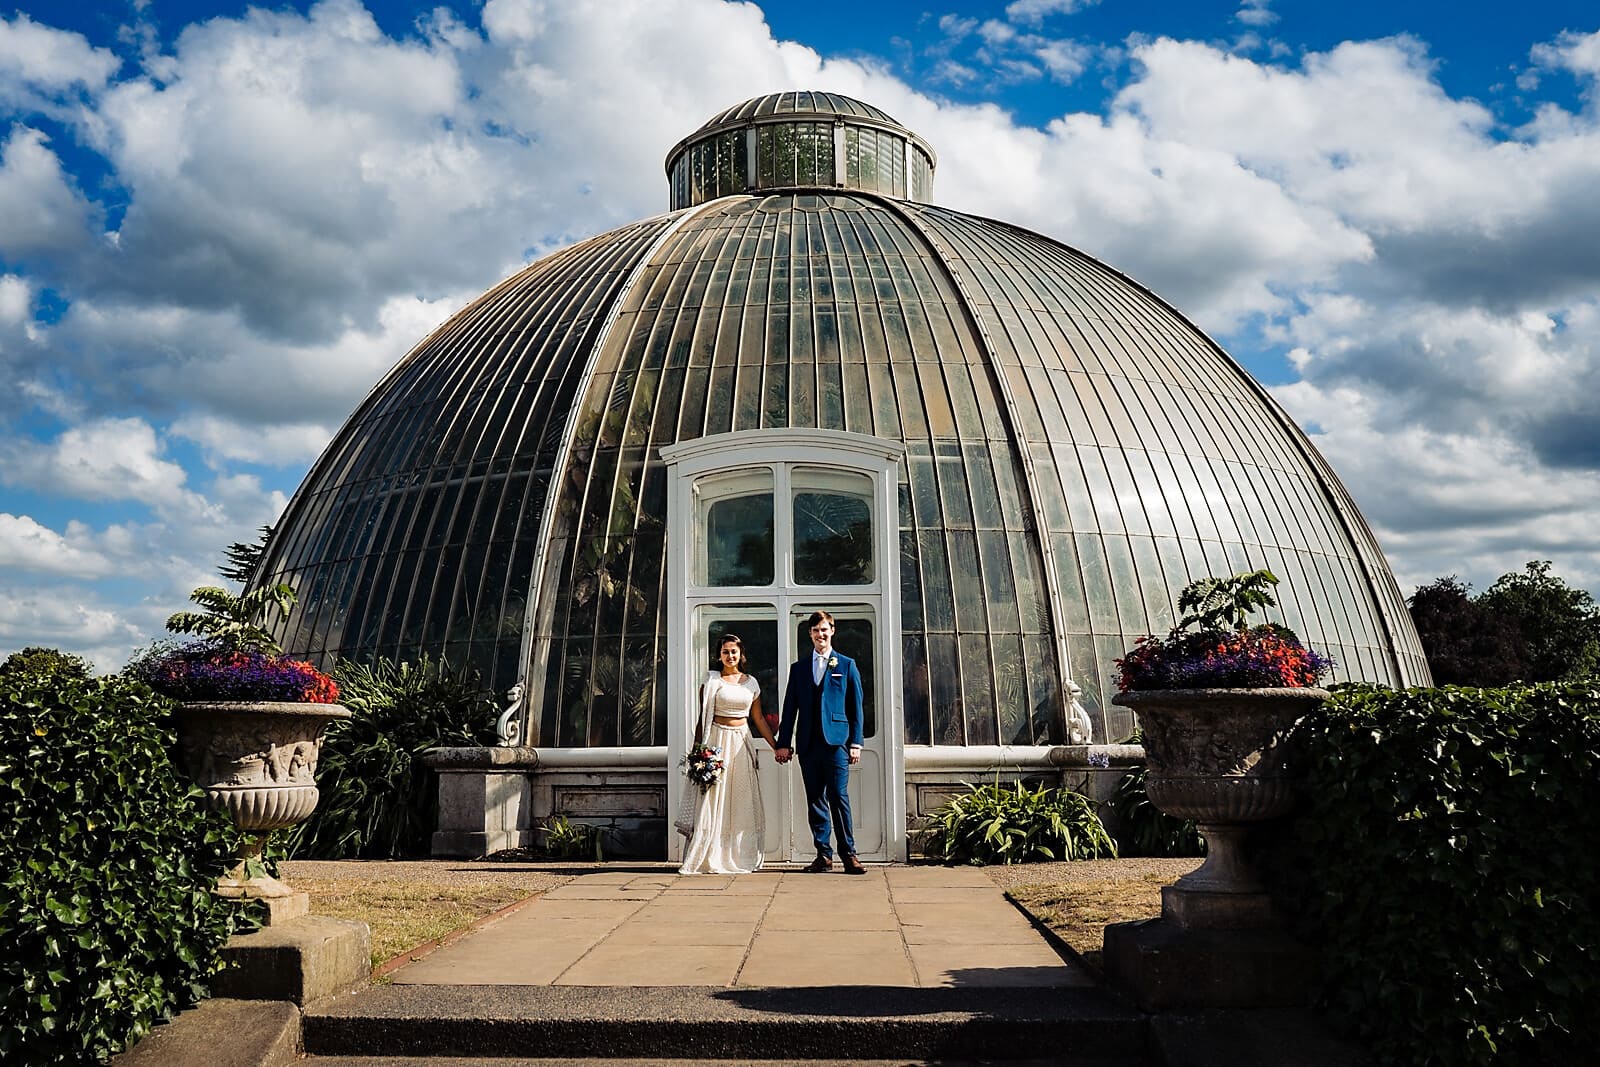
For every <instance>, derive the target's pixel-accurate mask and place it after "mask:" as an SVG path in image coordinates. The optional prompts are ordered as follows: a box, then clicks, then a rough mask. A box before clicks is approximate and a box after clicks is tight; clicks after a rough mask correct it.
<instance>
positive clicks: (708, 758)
mask: <svg viewBox="0 0 1600 1067" xmlns="http://www.w3.org/2000/svg"><path fill="white" fill-rule="evenodd" d="M678 762H679V763H680V764H681V765H682V767H683V773H684V776H685V777H686V778H688V779H689V781H691V782H693V783H694V784H695V785H697V786H699V787H700V789H701V791H702V792H704V791H705V790H707V789H710V788H711V787H712V786H713V785H715V784H716V783H717V781H718V780H719V779H720V778H721V777H722V749H720V748H718V747H717V746H716V745H706V744H699V745H695V746H694V747H693V748H691V749H689V752H688V754H687V755H686V756H684V757H683V759H681V760H679V761H678Z"/></svg>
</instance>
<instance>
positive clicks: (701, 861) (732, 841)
mask: <svg viewBox="0 0 1600 1067" xmlns="http://www.w3.org/2000/svg"><path fill="white" fill-rule="evenodd" d="M706 742H707V743H708V744H712V745H718V746H720V747H721V748H722V768H723V769H722V780H721V781H719V782H717V783H716V784H715V785H713V786H712V787H711V788H710V789H707V790H706V791H705V792H703V793H701V794H700V800H699V805H698V807H697V808H696V809H695V817H694V836H693V837H691V838H690V839H689V844H688V846H687V847H686V848H685V849H684V854H683V866H682V867H679V868H678V872H679V873H680V874H749V873H750V872H751V871H755V870H759V869H760V867H761V838H762V833H763V830H764V827H765V822H766V820H765V818H764V816H763V812H762V810H761V787H760V784H759V783H758V781H757V780H756V765H755V752H754V750H753V749H752V747H751V745H750V730H749V727H747V726H745V725H744V724H743V723H740V724H739V725H738V726H723V725H721V724H720V723H713V724H712V727H711V734H710V736H708V737H707V738H706Z"/></svg>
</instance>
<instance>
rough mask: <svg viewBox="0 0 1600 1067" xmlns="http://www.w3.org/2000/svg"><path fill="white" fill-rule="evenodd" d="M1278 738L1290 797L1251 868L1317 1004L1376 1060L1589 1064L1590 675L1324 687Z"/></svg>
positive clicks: (1593, 705)
mask: <svg viewBox="0 0 1600 1067" xmlns="http://www.w3.org/2000/svg"><path fill="white" fill-rule="evenodd" d="M1291 744H1292V745H1293V746H1294V750H1293V752H1294V758H1295V759H1296V760H1297V762H1299V763H1300V765H1301V766H1302V767H1303V768H1304V770H1305V773H1306V776H1307V777H1306V790H1305V792H1306V798H1307V799H1306V807H1305V808H1304V809H1303V810H1302V812H1301V813H1300V814H1299V815H1297V816H1296V817H1295V818H1294V819H1293V820H1291V821H1289V822H1288V823H1287V824H1285V825H1284V826H1283V828H1282V830H1281V832H1280V833H1278V834H1277V835H1275V839H1274V840H1273V841H1271V842H1269V847H1267V848H1266V850H1265V851H1266V859H1267V869H1268V871H1269V872H1270V873H1271V875H1272V877H1273V880H1274V882H1275V883H1276V884H1275V889H1276V891H1277V892H1279V893H1280V895H1281V896H1282V897H1283V898H1284V899H1285V901H1286V908H1285V910H1286V911H1288V912H1289V913H1291V914H1296V913H1298V914H1299V915H1300V916H1302V917H1303V919H1304V920H1305V927H1304V930H1303V932H1304V933H1305V934H1306V935H1307V936H1308V937H1309V938H1310V939H1312V940H1314V941H1316V942H1319V943H1320V944H1321V946H1322V948H1323V952H1324V955H1325V961H1326V962H1325V979H1326V988H1325V999H1326V1002H1327V1005H1328V1006H1329V1007H1330V1008H1331V1009H1332V1010H1334V1011H1335V1012H1336V1013H1338V1014H1339V1015H1342V1016H1343V1017H1344V1018H1345V1019H1346V1020H1347V1021H1348V1023H1349V1025H1350V1026H1351V1027H1352V1028H1353V1029H1354V1030H1355V1031H1356V1032H1357V1033H1358V1034H1359V1035H1360V1036H1361V1038H1362V1039H1363V1040H1364V1041H1365V1042H1366V1043H1367V1044H1368V1045H1369V1046H1370V1047H1371V1048H1372V1049H1373V1050H1374V1052H1375V1053H1376V1054H1377V1055H1378V1057H1379V1058H1380V1059H1381V1060H1383V1061H1385V1062H1390V1063H1403V1064H1442V1065H1452V1067H1453V1065H1457V1064H1491V1063H1492V1064H1497V1065H1502V1064H1504V1065H1517V1064H1530V1065H1531V1064H1546V1063H1550V1064H1555V1063H1579V1062H1587V1057H1588V1055H1589V1054H1591V1053H1592V1052H1593V1050H1594V1048H1595V1043H1596V1042H1597V1041H1600V1026H1597V1025H1596V1023H1595V1021H1594V1020H1595V1019H1596V1012H1595V1010H1594V1009H1595V1005H1596V1003H1600V910H1597V909H1596V907H1595V892H1596V890H1595V887H1596V886H1597V885H1600V850H1596V848H1595V847H1594V845H1595V842H1596V841H1600V687H1597V686H1595V685H1593V684H1557V685H1538V686H1518V687H1512V688H1507V689H1459V688H1445V689H1413V690H1408V691H1405V692H1395V691H1392V690H1387V689H1381V688H1377V687H1374V686H1349V687H1341V689H1340V690H1339V691H1338V692H1337V693H1336V694H1335V697H1334V699H1333V700H1332V701H1330V702H1329V703H1328V704H1327V705H1326V706H1324V707H1323V708H1322V709H1321V710H1319V711H1318V712H1316V713H1314V714H1313V715H1310V716H1308V717H1307V718H1306V719H1305V720H1303V721H1302V722H1301V724H1300V725H1299V726H1298V727H1297V728H1296V729H1295V731H1294V733H1293V735H1292V739H1291Z"/></svg>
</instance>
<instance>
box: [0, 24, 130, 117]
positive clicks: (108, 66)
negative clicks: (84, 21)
mask: <svg viewBox="0 0 1600 1067" xmlns="http://www.w3.org/2000/svg"><path fill="white" fill-rule="evenodd" d="M120 65H121V61H120V60H119V59H117V57H116V56H115V55H113V54H112V53H111V52H109V51H107V50H106V49H104V48H95V47H93V46H92V45H90V44H89V42H88V41H87V40H85V39H84V38H83V36H82V35H81V34H77V33H70V32H67V31H64V30H58V29H54V28H52V27H49V26H41V25H40V24H39V23H37V22H34V21H33V20H32V19H30V18H29V17H28V16H27V15H25V14H18V15H17V17H16V18H15V19H11V20H6V19H3V18H0V105H5V106H9V107H13V108H16V109H18V110H22V111H41V112H45V113H48V114H53V115H58V116H59V115H61V114H63V113H64V108H63V107H62V104H63V103H64V101H63V100H62V98H63V97H70V96H72V95H73V94H76V93H79V92H96V91H98V90H99V89H101V88H102V87H104V86H105V84H106V82H107V80H108V79H109V78H110V77H111V76H112V75H113V74H114V73H116V71H117V68H118V67H119V66H120Z"/></svg>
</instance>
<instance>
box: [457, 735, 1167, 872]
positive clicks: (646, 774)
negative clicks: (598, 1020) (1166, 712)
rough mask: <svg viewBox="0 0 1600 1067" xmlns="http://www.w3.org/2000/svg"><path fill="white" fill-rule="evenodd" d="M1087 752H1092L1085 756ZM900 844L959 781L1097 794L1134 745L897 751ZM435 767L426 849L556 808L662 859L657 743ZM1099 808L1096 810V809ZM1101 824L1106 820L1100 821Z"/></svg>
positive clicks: (538, 817)
mask: <svg viewBox="0 0 1600 1067" xmlns="http://www.w3.org/2000/svg"><path fill="white" fill-rule="evenodd" d="M1091 753H1092V754H1093V755H1094V760H1093V762H1091V758H1090V757H1091ZM907 756H908V758H907V761H906V762H907V769H906V813H907V815H906V822H907V831H908V834H907V837H908V848H909V851H910V854H911V855H912V856H918V855H920V854H921V839H922V836H923V834H922V833H921V832H920V831H922V829H923V827H924V826H925V825H926V823H927V819H928V816H929V815H931V814H932V813H933V812H934V811H935V810H936V809H937V808H938V807H939V806H940V805H942V804H945V803H947V802H949V801H950V800H952V799H953V798H955V797H957V796H960V795H961V794H962V793H965V792H966V790H967V784H968V783H971V784H983V783H987V782H992V781H995V780H996V779H997V778H998V780H999V781H1000V782H1002V783H1004V784H1010V783H1014V782H1016V781H1018V780H1021V781H1023V782H1026V783H1028V784H1029V785H1033V784H1036V783H1043V784H1045V785H1046V786H1063V787H1065V788H1068V789H1072V790H1074V791H1076V792H1079V793H1082V794H1084V795H1085V796H1087V797H1089V798H1090V799H1091V800H1093V801H1095V802H1096V803H1102V802H1103V801H1105V800H1106V799H1107V798H1108V797H1109V796H1110V795H1111V791H1112V789H1113V788H1114V787H1115V786H1116V783H1117V780H1118V779H1119V778H1121V777H1122V775H1123V774H1124V773H1125V772H1126V771H1127V770H1128V768H1129V767H1131V766H1133V765H1135V764H1138V763H1142V762H1143V760H1144V752H1143V750H1142V749H1140V748H1139V747H1138V746H1136V745H1097V746H1084V745H1077V746H1057V747H1054V748H1049V749H1044V748H1039V749H1028V750H1025V751H1006V752H1001V753H996V752H993V751H989V750H979V749H973V750H963V749H954V748H950V749H938V750H932V751H930V750H926V749H924V750H922V751H921V752H918V753H916V754H915V755H913V754H912V753H911V752H910V751H909V750H908V753H907ZM426 759H427V762H428V763H429V765H430V766H432V767H433V768H434V769H435V770H436V771H437V772H438V774H439V826H438V829H437V831H436V832H435V833H434V835H433V854H434V855H435V856H440V857H452V858H462V859H465V858H473V857H477V856H483V855H487V854H489V853H491V852H498V851H500V850H502V849H508V848H534V847H537V846H540V845H542V844H543V843H544V835H543V830H544V828H545V827H546V826H547V825H548V824H549V822H550V820H551V819H553V818H555V817H557V816H565V817H566V818H567V819H569V820H571V821H572V822H574V823H583V824H587V825H590V826H596V827H599V828H600V832H601V846H602V849H603V851H604V855H605V857H606V858H607V859H663V858H665V856H666V841H667V789H668V788H669V786H671V785H672V784H673V783H674V782H675V781H676V780H677V776H676V775H669V774H668V773H667V768H666V762H667V756H666V750H665V749H664V748H639V749H584V750H572V749H569V750H563V751H552V750H548V749H545V750H539V749H532V748H458V749H433V750H431V751H430V752H429V753H428V754H427V756H426ZM1105 817H1106V815H1105V813H1102V818H1105ZM1107 827H1108V828H1109V829H1113V830H1114V828H1113V827H1111V825H1110V823H1109V822H1108V823H1107Z"/></svg>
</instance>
